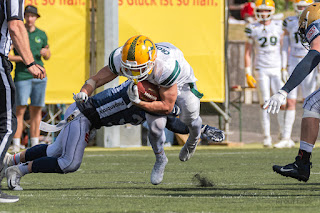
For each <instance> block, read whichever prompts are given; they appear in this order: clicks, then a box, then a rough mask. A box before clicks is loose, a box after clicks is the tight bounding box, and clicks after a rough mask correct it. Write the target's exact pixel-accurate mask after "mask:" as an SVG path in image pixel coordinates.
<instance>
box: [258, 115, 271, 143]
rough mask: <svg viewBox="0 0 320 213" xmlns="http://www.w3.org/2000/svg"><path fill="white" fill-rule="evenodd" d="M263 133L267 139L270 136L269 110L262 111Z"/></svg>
mask: <svg viewBox="0 0 320 213" xmlns="http://www.w3.org/2000/svg"><path fill="white" fill-rule="evenodd" d="M260 119H261V126H262V131H263V134H264V136H265V137H269V136H270V116H269V114H268V113H267V110H263V109H260Z"/></svg>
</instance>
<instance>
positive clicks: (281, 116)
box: [277, 109, 286, 138]
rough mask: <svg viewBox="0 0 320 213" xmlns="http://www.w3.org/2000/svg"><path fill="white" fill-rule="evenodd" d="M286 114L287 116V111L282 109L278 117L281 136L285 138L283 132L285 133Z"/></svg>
mask: <svg viewBox="0 0 320 213" xmlns="http://www.w3.org/2000/svg"><path fill="white" fill-rule="evenodd" d="M285 116H286V111H285V110H281V109H280V111H279V113H278V115H277V118H278V124H279V127H280V134H281V138H283V134H284V126H285Z"/></svg>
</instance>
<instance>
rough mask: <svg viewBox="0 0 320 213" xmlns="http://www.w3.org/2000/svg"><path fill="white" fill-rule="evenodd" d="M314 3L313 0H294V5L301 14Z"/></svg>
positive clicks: (297, 12)
mask: <svg viewBox="0 0 320 213" xmlns="http://www.w3.org/2000/svg"><path fill="white" fill-rule="evenodd" d="M312 3H313V0H294V1H293V5H294V10H295V11H296V14H297V15H298V16H300V15H301V13H302V12H303V10H304V9H305V8H306V7H308V6H309V5H310V4H312Z"/></svg>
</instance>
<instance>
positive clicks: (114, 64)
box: [108, 47, 122, 75]
mask: <svg viewBox="0 0 320 213" xmlns="http://www.w3.org/2000/svg"><path fill="white" fill-rule="evenodd" d="M121 49H122V47H118V48H117V49H115V50H113V51H112V52H111V54H110V56H109V64H108V65H109V68H110V70H111V71H112V72H113V73H114V74H116V75H121V71H120V66H121Z"/></svg>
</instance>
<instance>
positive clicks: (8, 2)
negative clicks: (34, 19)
mask: <svg viewBox="0 0 320 213" xmlns="http://www.w3.org/2000/svg"><path fill="white" fill-rule="evenodd" d="M4 2H5V4H4V5H5V10H6V13H7V20H8V21H11V20H21V21H23V16H24V14H23V11H24V0H5V1H4Z"/></svg>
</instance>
